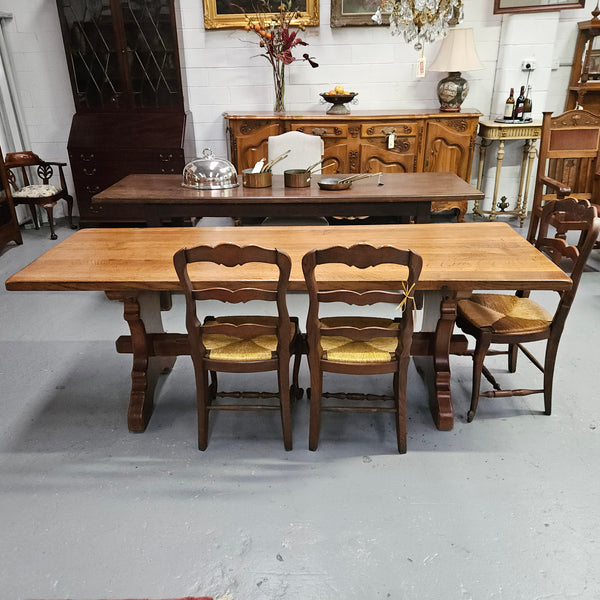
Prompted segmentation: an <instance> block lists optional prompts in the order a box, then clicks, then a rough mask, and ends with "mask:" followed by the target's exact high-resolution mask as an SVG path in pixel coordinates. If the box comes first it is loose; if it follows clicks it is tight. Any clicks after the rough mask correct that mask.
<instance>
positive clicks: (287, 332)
mask: <svg viewBox="0 0 600 600" xmlns="http://www.w3.org/2000/svg"><path fill="white" fill-rule="evenodd" d="M173 263H174V266H175V270H176V272H177V276H178V277H179V281H180V283H181V287H182V289H183V292H184V294H185V300H186V327H187V332H188V339H189V344H190V354H191V356H192V361H193V364H194V372H195V378H196V399H197V410H198V448H199V449H200V450H205V449H206V447H207V444H208V415H209V412H210V411H211V410H251V409H271V410H277V409H279V410H280V413H281V423H282V428H283V441H284V446H285V449H286V450H291V449H292V423H291V409H290V395H291V396H292V397H293V398H296V397H300V396H301V395H302V391H301V390H300V388H299V387H298V372H299V368H300V357H301V333H300V330H299V327H298V320H297V318H296V317H290V316H289V314H288V309H287V304H286V291H287V288H288V282H289V275H290V270H291V260H290V258H289V256H288V255H287V254H286V253H284V252H280V251H279V250H274V249H267V248H261V247H259V246H237V245H234V244H220V245H218V246H215V247H211V246H197V247H195V248H182V249H181V250H179V251H178V252H176V253H175V255H174V257H173ZM194 263H202V264H201V265H194ZM209 263H211V264H210V265H209ZM267 265H272V267H269V266H267ZM211 266H215V267H216V266H220V267H221V268H227V270H229V268H231V269H233V268H238V267H240V268H245V269H252V268H254V269H256V268H260V269H261V270H265V269H269V268H272V269H274V270H275V271H276V273H277V275H276V278H275V279H276V281H277V285H276V289H262V288H257V287H247V286H246V287H244V286H242V287H239V286H236V285H233V284H228V283H227V281H226V280H225V281H223V280H222V279H221V280H219V279H218V278H214V279H215V280H216V281H219V283H218V284H216V286H215V287H211V288H202V289H200V288H198V287H196V286H194V283H193V282H194V273H195V272H206V270H207V269H209V270H210V268H211ZM196 269H198V271H196ZM211 272H212V271H211ZM220 272H221V273H222V271H220ZM214 273H217V271H214ZM253 300H258V301H263V302H265V303H269V304H270V307H271V308H273V310H271V312H272V313H274V314H273V315H265V314H263V315H259V316H254V315H224V316H217V317H213V316H208V317H206V318H205V319H204V322H203V323H201V322H200V319H199V318H198V313H197V307H196V303H197V302H198V301H200V302H205V303H208V301H218V302H221V303H224V305H226V304H237V303H245V302H248V301H253ZM213 304H214V302H213V303H211V306H213ZM261 306H262V303H261ZM265 306H267V305H265ZM291 354H294V357H295V360H294V370H293V385H292V388H291V390H290V386H289V367H290V357H291ZM265 371H276V372H277V380H278V391H277V392H274V393H270V392H231V393H228V392H218V391H217V383H218V382H217V372H224V373H257V372H265ZM209 373H210V385H209V383H208V374H209ZM225 397H233V398H238V399H239V398H245V399H255V400H256V399H263V398H278V399H279V403H278V404H264V403H262V404H258V403H256V402H255V403H254V404H252V403H250V402H241V401H240V402H238V403H227V404H224V403H220V404H219V403H217V402H215V400H217V399H221V398H225ZM257 401H258V400H257Z"/></svg>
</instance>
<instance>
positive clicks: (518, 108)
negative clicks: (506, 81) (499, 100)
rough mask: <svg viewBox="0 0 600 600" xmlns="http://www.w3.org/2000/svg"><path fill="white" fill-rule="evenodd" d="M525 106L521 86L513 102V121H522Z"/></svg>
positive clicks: (523, 89)
mask: <svg viewBox="0 0 600 600" xmlns="http://www.w3.org/2000/svg"><path fill="white" fill-rule="evenodd" d="M524 106H525V86H524V85H522V86H521V91H520V92H519V97H518V98H517V99H516V100H515V112H514V115H513V119H514V120H515V121H522V120H523V107H524Z"/></svg>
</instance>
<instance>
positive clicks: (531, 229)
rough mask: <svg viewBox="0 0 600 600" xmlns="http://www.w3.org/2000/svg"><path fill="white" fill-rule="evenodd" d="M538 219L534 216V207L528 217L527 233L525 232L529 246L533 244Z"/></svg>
mask: <svg viewBox="0 0 600 600" xmlns="http://www.w3.org/2000/svg"><path fill="white" fill-rule="evenodd" d="M539 221H540V219H539V217H538V216H537V214H536V210H535V207H534V208H533V209H532V210H531V216H530V217H529V231H528V232H527V241H528V242H530V243H531V244H533V243H535V236H536V234H537V229H538V223H539Z"/></svg>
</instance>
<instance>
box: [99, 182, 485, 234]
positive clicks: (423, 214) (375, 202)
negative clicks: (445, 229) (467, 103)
mask: <svg viewBox="0 0 600 600" xmlns="http://www.w3.org/2000/svg"><path fill="white" fill-rule="evenodd" d="M325 177H331V175H330V174H327V175H325V174H317V175H313V176H312V178H311V182H310V186H308V187H300V188H292V187H286V186H285V185H284V176H283V175H273V183H272V185H271V186H269V187H264V188H252V187H246V186H244V185H242V177H241V176H238V181H239V182H240V183H239V185H238V186H237V187H233V188H227V189H219V190H206V189H202V190H200V189H195V188H189V187H184V186H182V181H183V179H182V177H181V176H180V175H173V174H140V173H134V174H131V175H127V176H126V177H124V178H123V179H121V180H120V181H117V182H116V183H115V184H113V185H111V186H110V187H108V188H106V189H105V190H102V191H101V192H99V193H98V194H96V195H94V196H93V198H92V203H93V204H94V205H95V206H96V207H98V208H101V207H103V206H104V205H121V206H122V205H134V206H136V207H140V206H142V207H143V214H144V218H145V221H146V223H147V224H148V226H150V227H160V226H161V225H162V224H164V223H172V222H173V221H177V220H184V219H190V218H193V217H233V218H237V217H240V218H244V217H259V218H261V217H291V218H304V217H353V216H357V215H360V216H362V215H368V216H371V217H388V218H390V217H391V218H394V217H397V218H398V219H399V220H400V221H403V222H408V221H409V220H410V219H413V220H414V221H415V222H416V223H427V222H429V221H430V214H431V202H432V201H446V202H452V201H456V200H470V201H473V202H474V201H476V200H477V201H480V200H483V198H484V194H483V192H481V191H480V190H478V189H477V188H475V187H473V186H472V185H470V184H469V183H467V182H466V181H464V180H463V179H461V178H460V177H459V176H458V175H456V174H455V173H382V175H381V177H378V176H375V177H370V178H366V179H361V180H359V181H355V182H353V183H352V185H351V186H350V187H348V189H344V190H322V189H321V188H320V187H319V185H318V182H319V181H320V180H321V179H323V178H325ZM336 177H344V175H336Z"/></svg>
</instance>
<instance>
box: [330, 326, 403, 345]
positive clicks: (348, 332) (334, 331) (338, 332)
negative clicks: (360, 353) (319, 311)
mask: <svg viewBox="0 0 600 600" xmlns="http://www.w3.org/2000/svg"><path fill="white" fill-rule="evenodd" d="M320 333H321V336H322V337H325V336H329V337H336V336H340V337H347V338H350V339H351V340H356V341H359V342H364V341H367V340H372V339H373V338H376V337H397V336H398V331H397V330H396V329H389V328H386V327H348V326H346V327H341V326H340V327H332V326H328V327H326V328H322V329H321V330H320Z"/></svg>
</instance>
